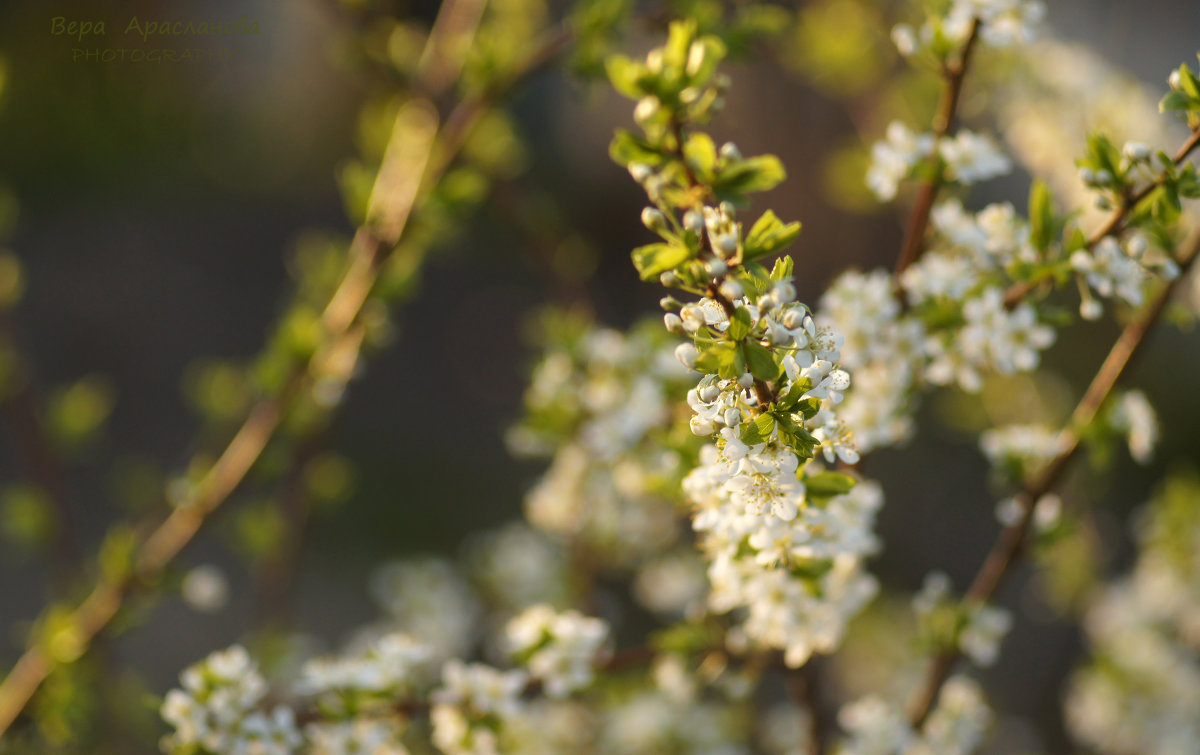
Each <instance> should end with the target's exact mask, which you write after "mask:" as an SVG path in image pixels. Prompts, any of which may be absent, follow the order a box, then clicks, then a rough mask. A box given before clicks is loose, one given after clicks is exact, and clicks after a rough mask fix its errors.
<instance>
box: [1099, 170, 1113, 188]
mask: <svg viewBox="0 0 1200 755" xmlns="http://www.w3.org/2000/svg"><path fill="white" fill-rule="evenodd" d="M1112 182H1113V174H1112V173H1109V172H1108V171H1107V170H1098V171H1096V185H1097V186H1108V185H1109V184H1111V183H1112Z"/></svg>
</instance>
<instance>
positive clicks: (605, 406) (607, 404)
mask: <svg viewBox="0 0 1200 755" xmlns="http://www.w3.org/2000/svg"><path fill="white" fill-rule="evenodd" d="M685 376H686V371H685V370H684V369H683V368H682V367H681V366H680V365H679V363H678V362H677V361H676V360H675V359H673V358H672V357H671V352H670V349H669V348H667V346H666V341H665V337H664V334H662V333H661V331H658V330H657V329H651V328H642V329H638V330H635V331H633V332H632V333H630V334H627V335H626V334H621V333H619V332H617V331H615V330H610V329H605V328H594V327H587V328H585V329H582V332H579V333H573V334H571V336H570V337H568V338H566V339H564V341H563V342H561V343H554V344H551V346H550V348H549V349H548V353H547V355H546V356H545V357H544V358H543V359H542V361H541V362H540V363H539V364H538V366H537V367H536V369H535V370H534V374H533V379H532V385H531V387H530V389H529V391H528V392H527V394H526V397H525V402H526V406H527V410H528V415H527V419H526V420H525V421H524V422H522V423H521V424H520V425H518V426H517V427H516V428H514V430H513V431H511V432H510V434H509V438H508V440H509V445H510V447H511V448H512V449H513V450H514V451H516V452H517V453H520V454H524V455H535V456H546V455H552V457H553V458H552V461H551V463H550V468H549V469H548V470H547V471H546V472H545V474H544V475H543V476H542V478H541V480H540V481H539V482H538V483H537V485H535V486H534V488H533V489H532V490H531V491H530V492H529V494H528V496H527V497H526V500H525V514H526V518H527V519H528V520H529V522H530V524H532V525H533V526H534V527H536V528H538V529H539V530H542V531H544V532H546V533H548V534H550V535H552V536H554V537H555V538H557V539H559V540H561V541H564V542H570V543H574V544H576V545H577V546H578V547H583V548H585V549H587V550H588V551H589V553H590V555H591V557H592V558H593V559H597V560H600V561H602V562H604V563H610V564H615V565H621V566H628V565H634V564H636V563H638V562H639V561H641V560H642V559H644V558H647V557H649V556H652V555H653V554H655V553H658V552H659V551H661V550H662V549H664V548H666V547H669V546H670V545H671V544H672V543H673V542H674V541H675V540H676V539H677V538H678V535H679V529H678V526H677V521H678V516H677V513H676V511H675V508H674V506H673V505H672V502H671V498H672V492H673V491H675V490H677V485H678V480H679V478H680V477H681V476H682V474H683V469H682V465H681V464H680V458H679V455H678V454H677V453H676V452H674V451H672V450H670V449H669V448H668V447H666V445H665V444H662V443H659V442H656V441H655V437H656V435H657V434H660V433H662V432H665V431H666V430H667V429H668V428H669V426H670V423H671V419H672V417H671V412H670V410H669V407H670V406H671V401H672V395H673V394H674V393H677V392H678V391H677V388H676V387H677V386H679V387H681V386H682V385H683V383H682V380H683V379H684V378H685Z"/></svg>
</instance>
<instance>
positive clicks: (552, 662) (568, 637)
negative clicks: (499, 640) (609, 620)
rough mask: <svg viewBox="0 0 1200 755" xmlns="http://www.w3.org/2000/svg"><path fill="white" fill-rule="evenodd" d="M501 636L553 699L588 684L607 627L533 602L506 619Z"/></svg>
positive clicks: (581, 616) (597, 620)
mask: <svg viewBox="0 0 1200 755" xmlns="http://www.w3.org/2000/svg"><path fill="white" fill-rule="evenodd" d="M505 637H506V641H507V642H506V644H507V646H508V650H509V652H510V653H512V654H513V655H514V656H516V657H517V658H519V659H522V661H523V665H524V666H525V667H526V668H527V669H528V670H529V673H530V675H531V676H532V677H533V678H534V679H536V680H538V681H539V682H541V683H542V685H543V687H544V688H545V690H546V694H547V695H549V696H550V697H556V698H557V697H565V696H566V695H568V694H570V693H572V692H575V691H578V690H581V689H584V688H586V687H588V686H589V685H590V684H591V683H592V679H593V677H594V676H595V665H596V661H597V659H598V657H599V655H600V652H601V649H602V646H603V645H604V642H605V640H606V639H607V638H608V626H607V625H606V624H605V623H604V622H603V621H601V620H600V619H594V618H589V617H587V616H584V615H582V614H580V613H579V612H578V611H565V612H562V613H558V612H556V611H555V610H554V609H553V608H551V607H550V606H547V605H536V606H530V607H529V608H527V609H525V610H524V611H523V612H521V614H520V615H518V616H516V617H515V618H513V619H512V620H511V621H509V622H508V626H507V627H506V629H505Z"/></svg>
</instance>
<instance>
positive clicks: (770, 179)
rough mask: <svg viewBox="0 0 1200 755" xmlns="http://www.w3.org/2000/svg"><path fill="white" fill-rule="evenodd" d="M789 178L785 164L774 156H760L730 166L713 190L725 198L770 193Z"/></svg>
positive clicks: (716, 182) (719, 176)
mask: <svg viewBox="0 0 1200 755" xmlns="http://www.w3.org/2000/svg"><path fill="white" fill-rule="evenodd" d="M785 178H787V172H786V171H784V169H783V163H781V162H779V158H778V157H775V156H774V155H760V156H758V157H751V158H748V159H746V160H741V161H739V162H736V163H734V164H733V165H730V166H729V167H727V168H725V169H724V170H722V171H721V172H720V174H719V175H718V176H717V178H716V181H715V182H714V183H713V188H714V189H716V191H717V193H718V194H721V195H723V196H733V197H735V198H736V197H739V196H741V195H743V194H750V193H752V192H757V191H769V190H771V189H774V188H775V187H776V186H778V185H779V184H780V183H781V182H782V181H783V179H785Z"/></svg>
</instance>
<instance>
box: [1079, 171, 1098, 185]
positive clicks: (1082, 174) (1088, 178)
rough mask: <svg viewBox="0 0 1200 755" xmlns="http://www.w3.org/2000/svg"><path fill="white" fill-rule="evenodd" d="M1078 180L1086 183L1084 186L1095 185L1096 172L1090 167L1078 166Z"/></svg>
mask: <svg viewBox="0 0 1200 755" xmlns="http://www.w3.org/2000/svg"><path fill="white" fill-rule="evenodd" d="M1079 180H1080V181H1082V182H1083V183H1084V185H1086V186H1095V185H1096V172H1095V171H1094V170H1092V169H1091V168H1080V169H1079Z"/></svg>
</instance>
